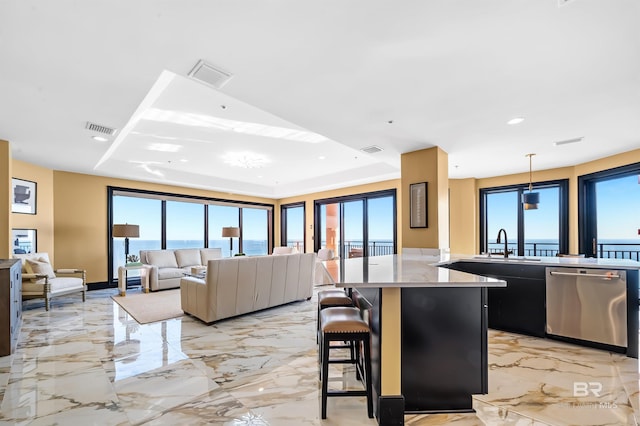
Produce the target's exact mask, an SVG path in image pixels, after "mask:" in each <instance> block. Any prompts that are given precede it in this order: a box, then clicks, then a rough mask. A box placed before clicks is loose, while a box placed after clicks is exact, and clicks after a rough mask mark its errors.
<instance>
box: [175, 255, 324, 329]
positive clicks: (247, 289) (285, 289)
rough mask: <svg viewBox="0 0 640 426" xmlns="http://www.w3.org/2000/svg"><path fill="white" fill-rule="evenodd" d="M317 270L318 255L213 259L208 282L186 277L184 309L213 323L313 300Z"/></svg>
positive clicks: (208, 271)
mask: <svg viewBox="0 0 640 426" xmlns="http://www.w3.org/2000/svg"><path fill="white" fill-rule="evenodd" d="M315 270H316V254H315V253H298V254H290V255H286V256H249V257H233V258H225V259H215V260H210V261H209V262H208V264H207V274H206V278H205V279H199V278H195V277H184V278H182V280H181V283H180V297H181V303H182V310H183V311H184V312H185V313H187V314H190V315H193V316H195V317H197V318H199V319H201V320H202V321H204V322H206V323H212V322H214V321H218V320H221V319H224V318H229V317H234V316H237V315H242V314H246V313H248V312H253V311H258V310H261V309H266V308H270V307H273V306H278V305H283V304H285V303H290V302H294V301H296V300H304V299H310V298H311V296H312V294H313V284H314V278H315Z"/></svg>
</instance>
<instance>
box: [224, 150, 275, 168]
mask: <svg viewBox="0 0 640 426" xmlns="http://www.w3.org/2000/svg"><path fill="white" fill-rule="evenodd" d="M222 159H223V160H224V162H225V164H228V165H230V166H233V167H242V168H243V169H257V168H260V167H264V166H265V165H266V164H268V163H270V162H271V160H269V159H268V158H267V157H265V156H264V155H261V154H256V153H254V152H249V151H243V152H228V153H227V154H225V155H223V156H222Z"/></svg>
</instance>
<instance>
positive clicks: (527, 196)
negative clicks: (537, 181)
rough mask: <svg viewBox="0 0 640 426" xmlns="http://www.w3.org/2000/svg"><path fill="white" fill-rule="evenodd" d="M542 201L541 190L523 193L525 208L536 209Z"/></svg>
mask: <svg viewBox="0 0 640 426" xmlns="http://www.w3.org/2000/svg"><path fill="white" fill-rule="evenodd" d="M539 203H540V193H539V192H526V193H524V194H522V204H524V209H525V210H536V209H537V208H538V204H539Z"/></svg>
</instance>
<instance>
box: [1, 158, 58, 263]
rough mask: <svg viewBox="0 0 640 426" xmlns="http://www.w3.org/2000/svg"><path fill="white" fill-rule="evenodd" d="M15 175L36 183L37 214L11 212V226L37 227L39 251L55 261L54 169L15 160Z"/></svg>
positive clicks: (18, 227) (20, 227)
mask: <svg viewBox="0 0 640 426" xmlns="http://www.w3.org/2000/svg"><path fill="white" fill-rule="evenodd" d="M13 177H15V178H18V179H24V180H30V181H32V182H35V183H36V214H35V215H32V214H23V213H11V227H12V228H15V229H35V230H36V249H37V250H38V251H39V252H46V253H49V255H50V259H51V261H52V262H55V252H54V250H53V240H54V235H53V233H54V224H53V213H54V209H55V205H54V198H53V171H52V170H51V169H47V168H45V167H40V166H36V165H34V164H30V163H25V162H24V161H19V160H14V161H13ZM9 210H11V208H9ZM54 265H55V263H54Z"/></svg>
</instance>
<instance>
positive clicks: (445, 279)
mask: <svg viewBox="0 0 640 426" xmlns="http://www.w3.org/2000/svg"><path fill="white" fill-rule="evenodd" d="M436 259H437V260H436ZM432 261H433V262H432ZM438 261H442V259H441V257H439V256H438V257H429V256H404V257H403V256H402V255H387V256H373V257H356V258H352V259H344V260H342V261H341V260H329V261H326V262H324V265H325V268H326V269H327V271H328V272H329V274H330V275H331V277H332V279H333V281H334V283H335V285H336V286H338V287H353V288H367V287H369V288H371V287H373V288H380V287H506V285H507V283H506V282H505V281H503V280H498V279H495V278H488V277H483V276H480V275H473V274H468V273H466V272H459V271H454V270H451V269H447V268H440V267H438V266H434V265H432V263H437V262H438Z"/></svg>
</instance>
